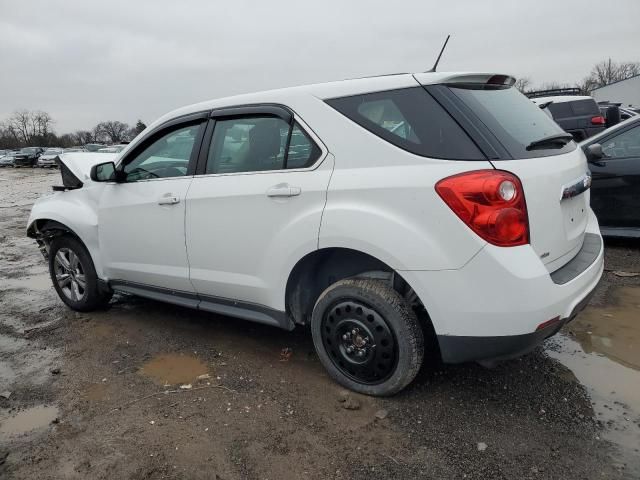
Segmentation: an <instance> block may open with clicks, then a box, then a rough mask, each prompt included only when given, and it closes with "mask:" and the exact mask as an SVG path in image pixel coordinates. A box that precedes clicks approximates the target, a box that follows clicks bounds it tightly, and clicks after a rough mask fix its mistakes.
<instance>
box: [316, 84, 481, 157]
mask: <svg viewBox="0 0 640 480" xmlns="http://www.w3.org/2000/svg"><path fill="white" fill-rule="evenodd" d="M327 103H328V104H329V105H330V106H331V107H333V108H335V109H336V110H337V111H339V112H340V113H342V114H343V115H345V116H346V117H348V118H349V119H351V120H352V121H354V122H355V123H357V124H358V125H360V126H362V127H364V128H365V129H367V130H369V131H370V132H371V133H373V134H375V135H377V136H378V137H380V138H382V139H384V140H386V141H387V142H389V143H391V144H393V145H395V146H397V147H400V148H402V149H403V150H407V151H409V152H411V153H415V154H417V155H421V156H424V157H431V158H440V159H447V160H484V159H485V158H486V157H485V156H484V155H483V154H482V152H481V151H480V150H479V149H478V147H477V146H476V145H475V143H474V142H473V141H472V140H471V138H470V137H469V136H468V135H467V134H466V133H465V131H464V130H463V129H462V128H461V127H460V126H459V125H458V123H457V122H456V121H455V120H454V119H453V118H452V117H451V116H450V115H449V114H448V113H447V112H446V111H445V110H444V109H443V108H442V107H441V106H440V104H439V103H438V102H436V101H435V100H434V98H433V97H432V96H431V95H430V94H429V93H428V92H426V91H425V90H424V89H423V88H422V87H410V88H403V89H398V90H388V91H384V92H376V93H368V94H364V95H354V96H349V97H342V98H334V99H330V100H327Z"/></svg>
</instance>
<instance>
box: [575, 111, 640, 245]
mask: <svg viewBox="0 0 640 480" xmlns="http://www.w3.org/2000/svg"><path fill="white" fill-rule="evenodd" d="M597 144H600V145H601V147H602V152H601V154H600V148H598V146H597ZM594 145H595V146H594ZM592 146H594V147H592ZM580 147H582V149H583V150H584V151H585V154H586V155H587V158H588V159H589V168H590V169H591V174H592V176H593V177H592V178H593V179H592V185H591V208H592V209H593V211H594V212H595V213H596V216H597V217H598V220H599V221H600V230H601V232H602V234H603V235H608V236H614V237H640V115H635V116H633V117H631V118H630V119H628V120H626V121H624V122H621V123H619V124H618V125H616V126H615V127H613V128H610V129H607V130H605V131H604V132H602V133H600V134H599V135H596V136H593V137H591V138H590V139H589V140H587V141H584V142H582V143H581V144H580ZM590 147H591V148H590Z"/></svg>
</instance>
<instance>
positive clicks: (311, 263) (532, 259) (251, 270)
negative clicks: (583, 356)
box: [28, 73, 603, 395]
mask: <svg viewBox="0 0 640 480" xmlns="http://www.w3.org/2000/svg"><path fill="white" fill-rule="evenodd" d="M513 83H514V79H513V78H512V77H509V76H506V75H496V74H480V73H477V74H469V73H423V74H415V75H411V74H400V75H391V76H383V77H374V78H365V79H357V80H347V81H340V82H334V83H325V84H318V85H310V86H303V87H296V88H287V89H283V90H275V91H269V92H263V93H256V94H250V95H242V96H237V97H230V98H224V99H219V100H214V101H210V102H204V103H200V104H197V105H192V106H188V107H184V108H181V109H179V110H177V111H175V112H172V113H170V114H168V115H166V116H164V117H162V118H160V119H159V120H158V121H156V122H155V123H154V124H153V125H151V126H150V127H148V128H147V129H146V130H145V131H144V132H143V133H142V134H141V135H139V136H138V137H137V138H136V139H135V140H134V141H133V142H132V143H131V144H130V145H128V147H127V148H126V149H125V150H124V151H123V152H121V153H120V154H116V155H113V156H111V157H106V155H108V154H91V153H76V154H65V155H63V156H62V159H61V163H62V165H61V167H62V168H61V173H62V176H63V182H64V185H63V186H61V187H57V188H56V190H57V191H56V192H54V193H53V194H51V195H50V196H47V197H45V198H42V199H40V200H39V201H38V202H37V203H36V204H35V205H34V207H33V210H32V212H31V216H30V218H29V222H28V235H29V236H31V237H34V238H36V239H37V241H38V243H39V245H40V247H41V249H42V251H43V253H44V255H45V257H46V258H47V259H48V262H49V268H50V271H51V279H52V281H53V284H54V286H55V289H56V290H57V292H58V294H59V295H60V298H61V299H62V300H63V301H64V302H65V303H66V304H67V305H68V306H69V307H71V308H72V309H75V310H81V311H87V310H92V309H95V308H98V307H101V306H103V305H104V304H106V303H107V302H108V301H109V299H110V298H111V295H112V292H113V291H114V290H115V291H122V292H128V293H132V294H136V295H140V296H143V297H148V298H152V299H156V300H161V301H166V302H170V303H175V304H179V305H183V306H187V307H192V308H197V309H201V310H206V311H210V312H216V313H221V314H225V315H228V316H232V317H238V318H244V319H248V320H253V321H256V322H261V323H266V324H270V325H274V326H278V327H281V328H285V329H292V328H293V327H294V326H295V325H299V324H310V325H311V331H312V335H313V341H314V344H315V347H316V350H317V352H318V356H319V358H320V361H321V362H322V364H323V365H324V366H325V367H326V369H327V370H328V372H329V373H330V375H331V376H332V377H333V378H334V379H335V380H336V381H337V382H339V383H341V384H342V385H344V386H346V387H348V388H351V389H353V390H355V391H358V392H362V393H365V394H370V395H391V394H394V393H396V392H398V391H400V390H401V389H402V388H404V387H405V386H406V385H408V384H409V383H410V382H411V381H412V380H413V378H414V377H415V375H416V373H417V372H418V370H419V368H420V366H421V364H422V360H423V355H424V349H425V338H426V339H430V338H432V337H433V340H434V342H427V343H426V345H433V348H435V349H437V350H438V351H439V354H440V355H441V358H442V360H443V361H444V362H448V363H458V362H464V361H470V360H496V359H501V358H506V357H510V356H513V355H517V354H521V353H524V352H526V351H528V350H530V349H531V348H533V347H534V346H535V345H537V344H538V343H540V342H541V341H542V340H543V339H544V338H546V337H548V336H550V335H553V334H554V333H556V332H557V331H558V330H559V329H560V327H561V326H562V325H563V324H564V323H566V322H567V321H569V320H570V319H572V318H573V317H574V316H575V315H576V313H577V312H578V311H579V310H580V309H581V308H582V307H583V306H584V305H585V304H586V302H587V301H588V298H589V294H590V293H591V292H592V290H593V289H594V288H595V286H596V284H597V283H598V280H599V279H600V276H601V274H602V269H603V245H602V239H601V237H600V233H599V229H598V224H597V220H596V218H595V216H594V215H593V212H592V211H591V209H590V208H589V185H590V179H591V177H590V175H589V170H588V168H587V164H586V160H585V156H584V154H583V152H582V151H581V150H580V149H578V148H576V145H575V143H574V142H573V141H572V140H571V137H570V135H568V134H566V133H565V132H563V131H562V130H561V129H560V128H559V127H558V126H557V125H556V124H555V123H554V122H553V121H552V120H551V119H549V118H548V116H547V115H545V114H544V112H541V111H540V109H539V108H538V107H536V106H535V105H534V104H533V103H532V102H531V101H530V100H528V99H527V98H526V97H524V96H523V95H521V94H520V93H519V92H518V91H517V90H516V89H515V88H514V87H513V86H512V85H513ZM106 159H112V160H113V161H107V162H105V160H106Z"/></svg>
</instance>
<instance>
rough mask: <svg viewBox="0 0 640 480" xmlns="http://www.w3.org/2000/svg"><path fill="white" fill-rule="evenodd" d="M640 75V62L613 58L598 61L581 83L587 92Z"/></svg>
mask: <svg viewBox="0 0 640 480" xmlns="http://www.w3.org/2000/svg"><path fill="white" fill-rule="evenodd" d="M636 75H640V62H620V63H618V62H615V61H613V60H612V59H611V58H608V59H607V60H603V61H601V62H600V63H597V64H596V65H595V66H594V67H593V68H592V69H591V73H590V74H589V75H587V77H585V78H584V80H582V82H581V83H580V85H581V87H582V89H583V90H584V91H585V92H591V91H593V90H595V89H596V88H599V87H604V86H605V85H609V84H610V83H614V82H619V81H621V80H626V79H627V78H631V77H635V76H636Z"/></svg>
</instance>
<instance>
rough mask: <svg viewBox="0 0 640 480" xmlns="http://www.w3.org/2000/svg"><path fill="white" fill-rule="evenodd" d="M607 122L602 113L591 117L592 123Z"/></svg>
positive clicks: (601, 123)
mask: <svg viewBox="0 0 640 480" xmlns="http://www.w3.org/2000/svg"><path fill="white" fill-rule="evenodd" d="M605 123H607V122H606V121H605V119H604V117H603V116H602V115H598V116H596V117H591V124H592V125H604V124H605Z"/></svg>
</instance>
